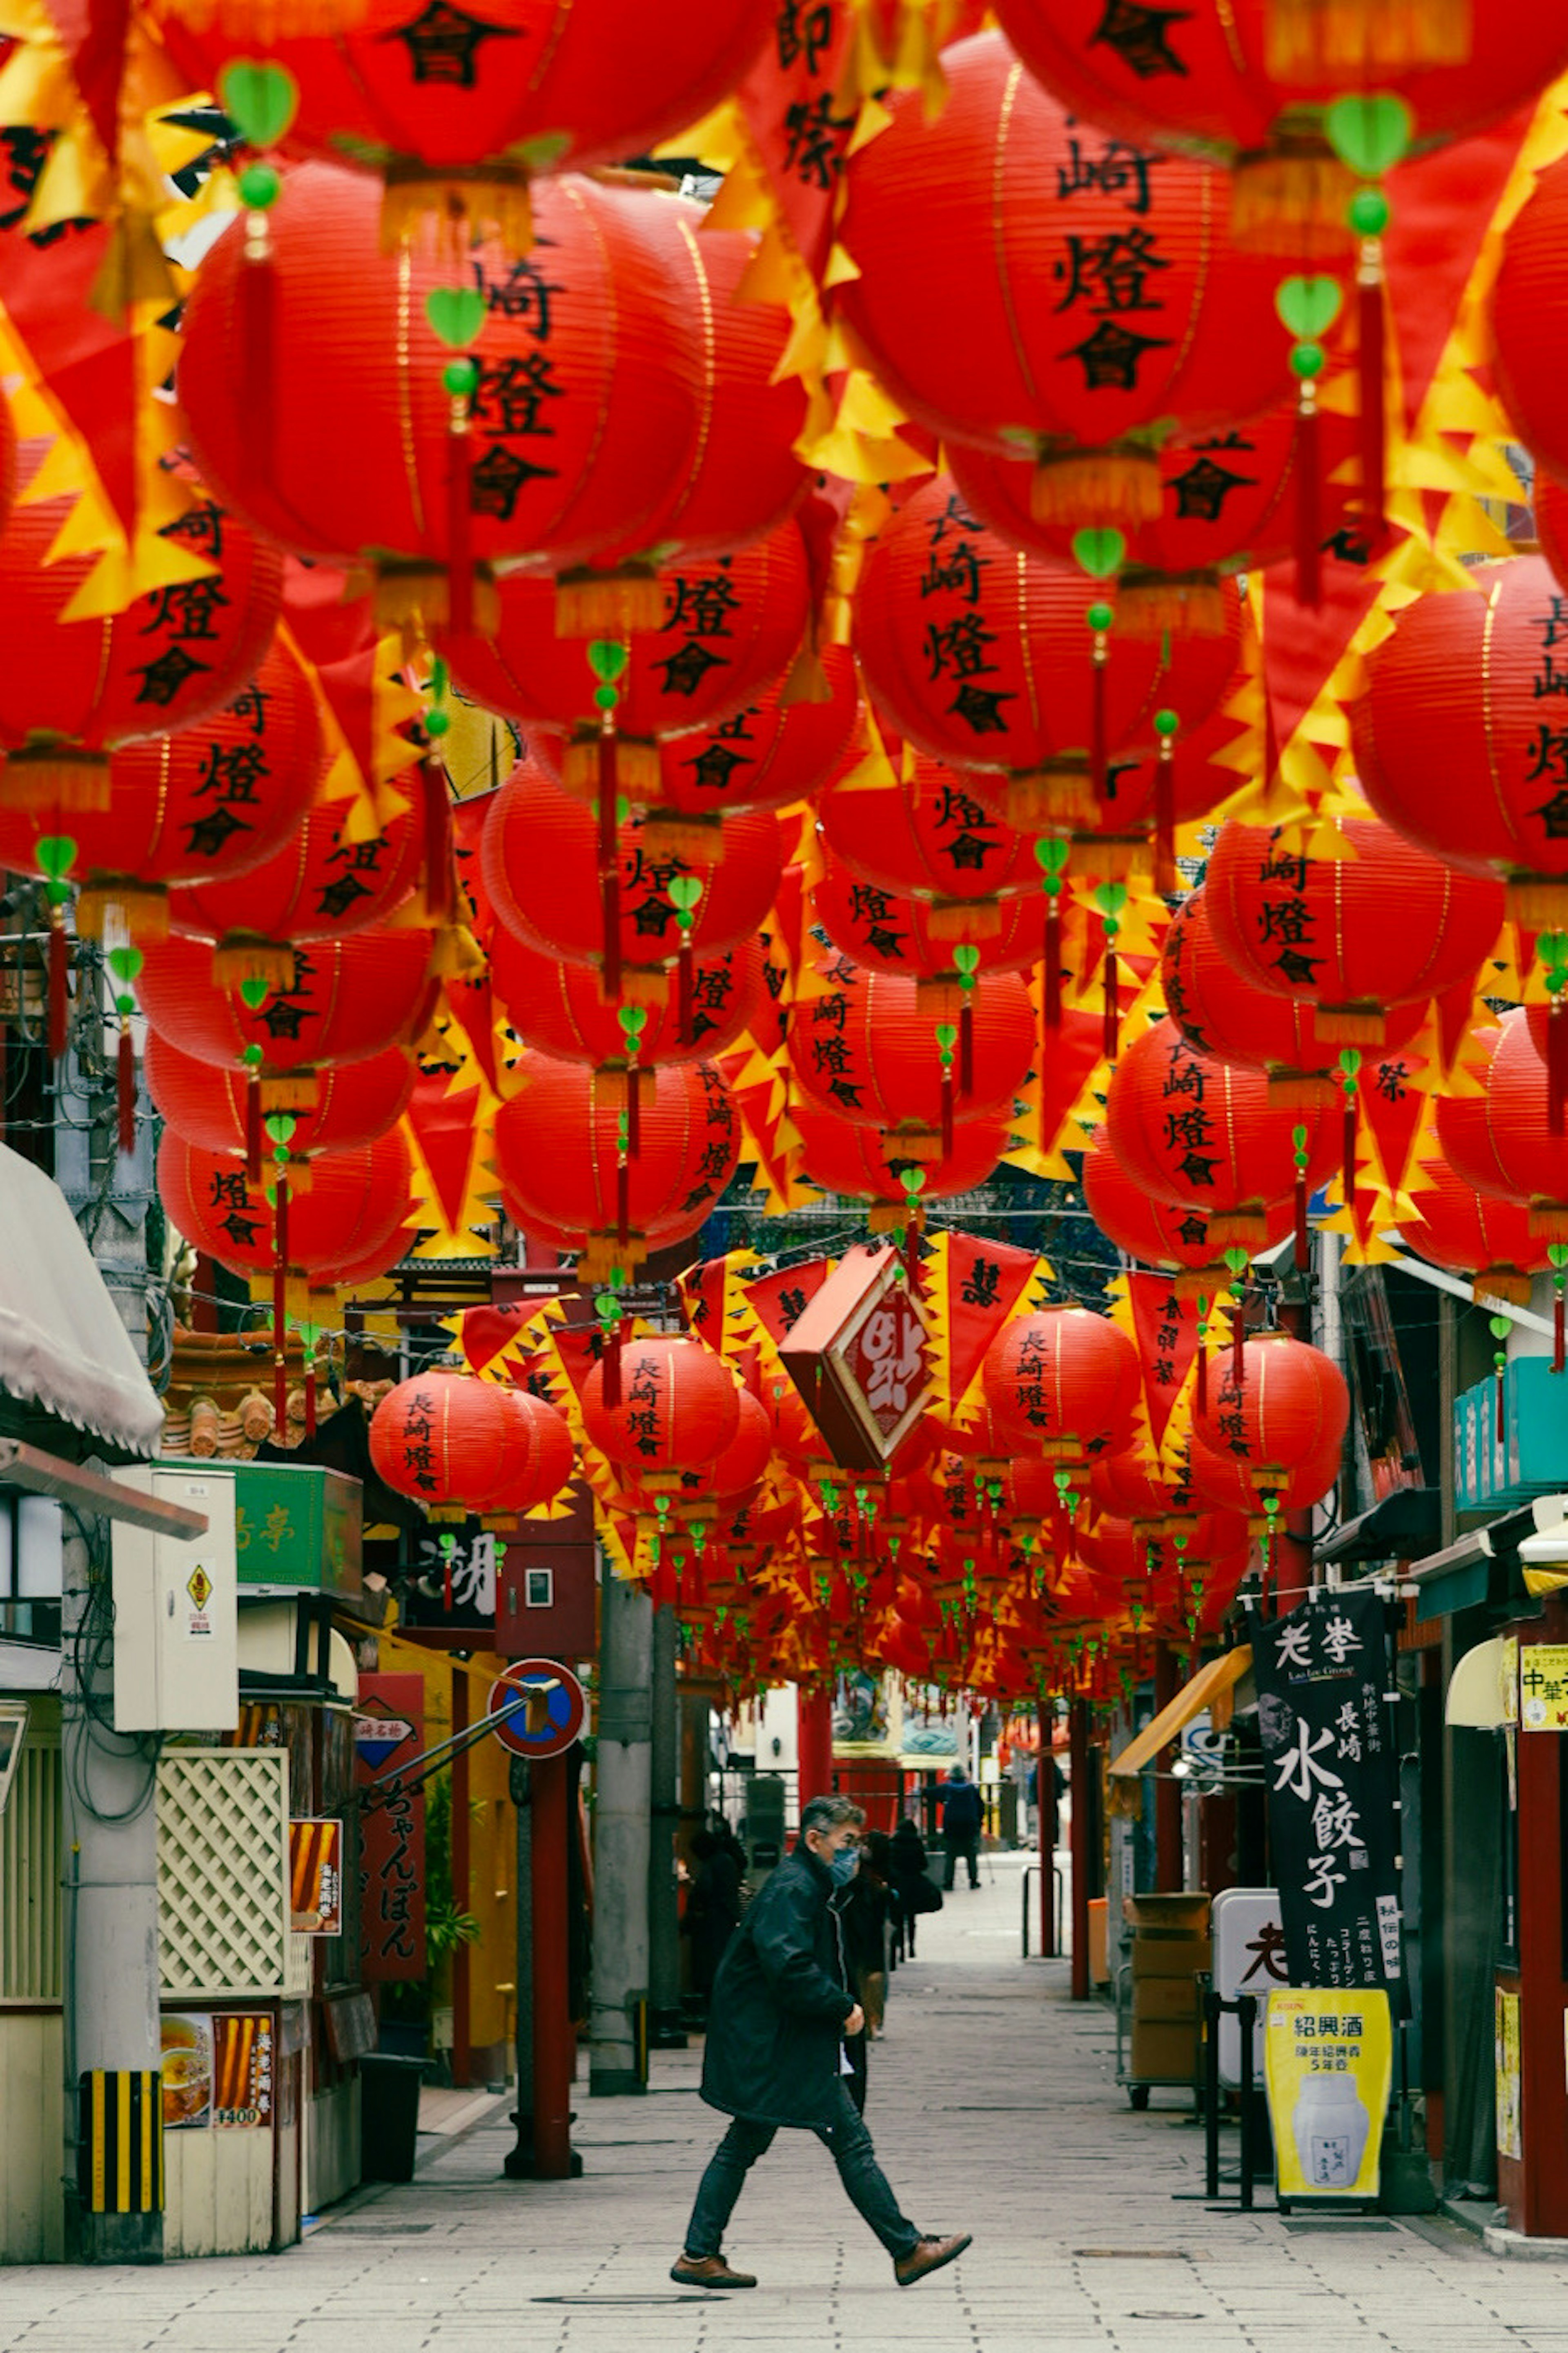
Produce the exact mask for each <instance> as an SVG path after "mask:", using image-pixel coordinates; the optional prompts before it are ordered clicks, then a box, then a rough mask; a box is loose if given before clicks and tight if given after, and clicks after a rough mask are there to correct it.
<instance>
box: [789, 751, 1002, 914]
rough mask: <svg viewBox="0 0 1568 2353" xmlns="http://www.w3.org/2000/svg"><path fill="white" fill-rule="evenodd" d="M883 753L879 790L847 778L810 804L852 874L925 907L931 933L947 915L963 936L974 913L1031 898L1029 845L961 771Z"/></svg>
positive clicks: (919, 757)
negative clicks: (887, 764) (999, 903)
mask: <svg viewBox="0 0 1568 2353" xmlns="http://www.w3.org/2000/svg"><path fill="white" fill-rule="evenodd" d="M888 752H889V761H890V762H891V763H892V764H893V765H892V766H890V767H889V771H888V773H887V776H886V780H885V781H884V782H881V783H879V784H870V785H868V784H866V783H864V782H861V781H858V779H857V778H856V776H854V775H853V774H851V775H850V776H845V777H841V778H840V779H839V781H838V782H837V784H835V785H834V786H832V787H831V789H830V790H828V791H826V792H825V793H824V794H823V795H822V796H821V798H820V800H819V802H818V805H817V818H818V822H819V823H820V825H821V827H822V830H823V833H824V835H825V836H826V839H827V841H828V843H829V844H830V846H831V847H832V849H834V851H835V852H836V853H837V856H838V857H839V858H841V859H842V860H843V861H844V863H845V865H846V866H847V867H848V868H849V869H850V871H852V872H853V873H855V874H857V875H859V876H861V877H863V878H864V879H865V880H866V881H868V882H876V883H880V884H882V885H883V887H884V888H885V889H887V890H889V891H897V892H909V893H911V894H912V895H913V896H914V897H916V898H917V899H920V900H921V901H923V902H925V903H926V905H927V907H928V908H929V909H930V910H931V916H932V919H933V923H934V924H935V927H936V928H937V929H938V930H940V929H941V928H942V923H943V920H944V918H945V917H946V916H947V915H948V914H949V913H950V911H951V914H952V922H953V924H954V926H955V927H958V928H960V929H962V928H963V927H964V926H966V925H967V924H968V923H969V922H970V920H971V918H972V915H973V911H974V910H975V909H976V908H980V909H985V908H990V907H994V905H995V902H997V901H998V900H1000V899H1004V898H1009V897H1013V896H1016V894H1017V893H1018V892H1024V891H1028V892H1037V891H1038V889H1039V886H1040V870H1039V868H1038V866H1037V864H1036V862H1035V853H1034V848H1033V845H1032V843H1031V842H1029V841H1028V840H1027V839H1026V838H1025V836H1024V835H1022V834H1020V833H1015V832H1014V831H1013V829H1012V828H1011V827H1010V826H1005V825H1004V824H1003V822H1002V820H1001V818H998V817H996V816H995V815H994V813H993V812H992V810H991V809H990V808H989V807H987V806H986V804H985V803H984V801H983V800H980V799H977V798H976V797H975V795H974V793H973V791H972V790H971V789H970V786H969V780H968V778H967V777H966V776H964V775H963V773H962V772H961V771H960V770H958V769H956V768H951V767H949V766H948V765H947V763H946V762H945V761H943V760H932V759H931V758H929V757H928V756H927V754H924V753H922V752H917V751H916V750H915V749H914V747H913V746H912V745H911V746H910V749H909V751H908V753H907V754H903V752H902V747H901V746H900V744H898V743H897V741H896V739H895V740H894V741H893V742H891V743H889V745H888ZM895 769H896V770H897V771H898V772H899V773H897V774H896V775H895ZM998 921H1000V914H999V911H998Z"/></svg>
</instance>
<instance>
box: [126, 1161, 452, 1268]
mask: <svg viewBox="0 0 1568 2353" xmlns="http://www.w3.org/2000/svg"><path fill="white" fill-rule="evenodd" d="M410 1174H411V1171H410V1163H409V1157H408V1146H407V1145H406V1144H405V1142H404V1140H403V1137H402V1135H401V1134H400V1133H399V1131H398V1130H397V1129H396V1128H391V1129H389V1130H388V1131H387V1133H386V1134H384V1135H381V1136H378V1137H377V1138H376V1139H375V1141H374V1144H367V1145H358V1146H356V1147H355V1148H354V1149H353V1150H351V1151H346V1152H325V1153H322V1154H321V1155H320V1156H319V1157H318V1158H317V1159H315V1160H314V1161H312V1163H311V1164H310V1183H309V1185H308V1186H307V1187H303V1188H302V1189H300V1190H299V1191H296V1190H295V1189H294V1187H293V1186H292V1184H289V1186H288V1191H289V1201H288V1208H287V1226H286V1230H285V1233H284V1237H283V1261H284V1269H285V1272H286V1273H287V1275H288V1277H289V1281H290V1282H304V1283H306V1284H307V1285H309V1286H310V1287H311V1288H313V1289H331V1288H332V1287H333V1285H335V1284H336V1282H338V1280H339V1279H340V1276H341V1273H342V1269H343V1267H344V1266H345V1265H346V1264H347V1263H348V1262H349V1261H351V1260H352V1261H355V1262H356V1263H358V1264H361V1265H363V1264H364V1263H365V1261H367V1260H369V1261H371V1262H372V1263H373V1264H375V1266H376V1271H378V1272H379V1271H384V1270H385V1269H386V1268H387V1267H389V1266H393V1265H395V1263H396V1261H397V1259H398V1257H399V1256H400V1255H401V1240H402V1234H403V1227H404V1220H405V1217H406V1216H407V1212H408V1187H409V1182H410ZM280 1189H281V1188H280V1187H279V1184H278V1183H277V1181H276V1180H275V1179H270V1180H269V1181H268V1183H267V1184H266V1185H265V1186H263V1185H261V1184H258V1183H257V1182H256V1181H255V1180H254V1179H252V1178H251V1177H249V1176H247V1173H246V1166H245V1159H244V1155H242V1154H240V1153H233V1152H207V1151H205V1150H204V1149H203V1148H202V1146H201V1145H196V1144H191V1143H188V1142H187V1141H186V1139H185V1138H184V1136H183V1135H180V1134H176V1132H175V1131H174V1128H172V1127H169V1128H165V1129H164V1131H163V1140H162V1142H161V1143H160V1145H159V1146H158V1192H159V1197H160V1198H161V1199H162V1201H163V1207H164V1208H165V1209H166V1210H167V1211H168V1213H169V1219H170V1221H171V1223H172V1224H173V1225H174V1228H175V1229H176V1230H177V1231H178V1232H180V1233H182V1234H183V1235H184V1238H185V1240H187V1241H188V1242H189V1243H191V1245H192V1246H193V1248H195V1249H196V1250H205V1252H206V1254H207V1256H208V1257H209V1258H215V1259H216V1261H218V1264H219V1265H220V1266H226V1267H232V1268H233V1269H234V1270H235V1271H236V1272H237V1273H242V1274H273V1273H275V1272H276V1271H277V1263H278V1254H279V1245H278V1219H277V1208H276V1200H277V1197H278V1195H279V1191H280Z"/></svg>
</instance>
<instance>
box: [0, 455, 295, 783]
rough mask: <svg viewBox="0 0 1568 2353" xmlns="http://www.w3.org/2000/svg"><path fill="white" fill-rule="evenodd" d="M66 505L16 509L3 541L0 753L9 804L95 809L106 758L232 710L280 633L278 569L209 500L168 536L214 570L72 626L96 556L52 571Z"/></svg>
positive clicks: (65, 559)
mask: <svg viewBox="0 0 1568 2353" xmlns="http://www.w3.org/2000/svg"><path fill="white" fill-rule="evenodd" d="M74 506H75V501H74V500H72V499H69V498H59V499H41V500H39V501H37V503H36V504H33V505H22V506H19V507H17V509H16V512H14V513H13V515H12V516H11V519H10V521H9V522H8V523H7V524H6V526H5V533H4V536H3V537H0V632H3V635H4V639H5V655H6V659H5V670H4V672H3V674H0V749H4V751H5V754H6V761H5V797H6V799H7V801H9V802H11V803H13V804H17V803H20V804H22V805H24V806H27V805H31V806H35V807H41V808H55V807H60V808H65V809H76V808H85V809H101V808H103V807H105V806H106V804H107V802H108V800H109V793H110V774H109V754H110V752H111V751H113V750H115V749H116V748H117V747H118V746H119V745H121V744H131V743H134V742H137V741H138V740H140V739H142V738H143V737H147V736H167V735H174V734H178V733H183V732H184V729H186V728H187V727H191V726H193V725H195V723H196V722H197V721H198V720H202V719H205V718H206V717H208V715H209V714H210V713H212V712H217V711H221V710H222V709H223V708H224V706H225V704H226V703H229V702H233V700H234V698H235V697H236V695H237V694H239V693H240V691H241V690H242V688H244V687H245V686H246V684H247V681H249V680H251V679H253V678H254V677H255V675H256V672H257V670H258V669H259V668H260V665H261V662H262V660H263V658H264V657H265V655H266V653H267V649H268V646H269V645H270V643H271V640H272V632H273V630H274V628H276V626H277V622H278V613H279V602H280V598H281V595H282V586H283V562H282V558H281V556H280V555H279V553H278V551H277V549H276V548H273V547H269V546H267V545H266V544H264V543H262V542H260V541H258V539H257V538H256V537H255V536H254V534H253V533H251V532H250V531H248V530H247V528H246V526H245V524H244V523H243V522H241V521H240V520H239V517H238V515H237V514H234V513H230V512H226V509H225V508H223V507H220V506H217V505H216V504H215V503H214V502H213V501H211V500H207V501H205V503H202V504H199V505H197V506H195V508H193V510H192V512H190V513H189V514H187V515H185V516H184V517H182V518H181V520H180V521H179V522H176V523H172V524H169V525H167V526H166V527H165V530H164V533H163V536H164V537H165V538H167V539H168V540H169V541H170V542H171V543H172V544H174V546H176V547H178V548H179V549H180V550H181V551H182V552H184V553H186V554H189V555H190V556H191V557H192V558H193V559H194V560H195V561H200V562H205V563H209V564H210V565H211V566H212V569H211V570H210V571H205V572H202V573H199V574H198V575H196V576H195V578H192V579H189V580H176V581H173V582H171V583H169V584H168V585H167V586H164V587H162V588H157V589H154V590H153V591H152V592H151V594H149V595H147V596H136V597H133V598H132V602H131V603H130V604H129V605H127V606H126V607H125V608H124V610H123V611H122V612H119V613H114V614H110V615H94V617H91V618H89V619H86V620H71V619H68V617H67V613H68V607H69V606H70V604H71V602H72V599H73V598H74V597H75V596H77V594H78V592H79V590H80V589H82V588H83V587H84V586H85V585H86V583H87V580H88V575H89V573H90V572H91V571H92V569H93V565H94V562H95V558H94V557H92V556H90V555H66V556H62V557H61V558H60V559H59V560H58V563H53V564H51V563H49V561H48V554H49V550H50V548H51V547H52V545H53V543H54V541H55V539H56V536H57V534H58V533H59V531H60V529H61V526H62V525H63V524H64V523H65V522H67V520H68V517H69V516H70V514H71V513H72V512H73V509H74Z"/></svg>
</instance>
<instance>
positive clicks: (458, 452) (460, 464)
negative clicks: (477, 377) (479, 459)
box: [447, 398, 474, 638]
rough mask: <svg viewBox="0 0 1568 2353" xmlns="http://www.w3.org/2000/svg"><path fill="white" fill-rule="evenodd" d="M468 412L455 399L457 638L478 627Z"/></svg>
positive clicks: (453, 613) (450, 462) (450, 549)
mask: <svg viewBox="0 0 1568 2353" xmlns="http://www.w3.org/2000/svg"><path fill="white" fill-rule="evenodd" d="M469 465H470V458H469V441H468V403H467V401H466V400H463V399H460V398H458V399H455V400H454V401H453V403H452V413H451V416H450V417H449V419H448V420H447V613H448V615H449V616H450V619H451V628H452V633H453V635H454V636H455V637H460V638H461V637H467V636H468V633H469V631H470V630H471V629H472V628H473V626H474V531H473V510H472V507H471V505H470V503H469V501H470V498H471V491H470V486H469V480H468V473H469Z"/></svg>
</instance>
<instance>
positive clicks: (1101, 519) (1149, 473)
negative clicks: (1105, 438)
mask: <svg viewBox="0 0 1568 2353" xmlns="http://www.w3.org/2000/svg"><path fill="white" fill-rule="evenodd" d="M1162 497H1163V484H1162V482H1161V480H1160V460H1159V459H1158V458H1157V457H1156V456H1155V455H1154V453H1153V451H1152V449H1134V448H1121V449H1074V450H1070V451H1068V452H1067V453H1066V454H1065V455H1063V456H1061V457H1059V458H1058V457H1050V456H1046V457H1042V458H1041V459H1040V460H1039V462H1038V464H1037V466H1036V468H1035V479H1034V480H1033V482H1032V483H1031V484H1030V486H1029V512H1030V513H1031V514H1032V515H1033V517H1034V519H1035V521H1036V522H1060V523H1072V524H1074V525H1075V526H1076V525H1078V524H1080V523H1083V524H1099V523H1116V524H1118V525H1120V526H1121V528H1122V529H1123V530H1125V529H1127V528H1128V527H1129V526H1130V525H1136V524H1138V523H1141V522H1157V521H1158V520H1159V515H1160V502H1161V499H1162Z"/></svg>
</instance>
